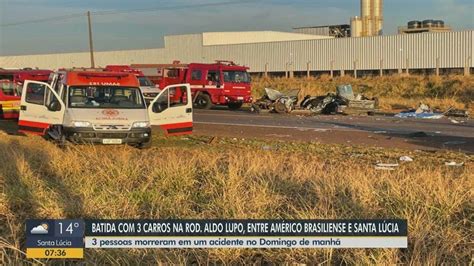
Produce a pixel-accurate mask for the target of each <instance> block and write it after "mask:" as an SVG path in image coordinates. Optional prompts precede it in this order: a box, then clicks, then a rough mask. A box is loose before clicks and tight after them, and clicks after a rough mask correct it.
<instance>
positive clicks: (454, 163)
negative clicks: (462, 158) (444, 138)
mask: <svg viewBox="0 0 474 266" xmlns="http://www.w3.org/2000/svg"><path fill="white" fill-rule="evenodd" d="M444 165H446V166H453V167H462V166H464V163H463V162H462V163H457V162H454V161H452V162H446V163H444Z"/></svg>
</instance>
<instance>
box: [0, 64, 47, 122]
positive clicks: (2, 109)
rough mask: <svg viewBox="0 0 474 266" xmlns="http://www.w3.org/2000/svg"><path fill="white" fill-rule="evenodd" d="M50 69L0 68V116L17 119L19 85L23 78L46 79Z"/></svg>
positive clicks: (23, 80)
mask: <svg viewBox="0 0 474 266" xmlns="http://www.w3.org/2000/svg"><path fill="white" fill-rule="evenodd" d="M51 73H52V71H50V70H39V69H31V68H24V69H0V118H2V119H18V114H19V112H20V94H21V86H22V85H23V83H24V82H25V80H38V81H44V82H46V81H48V78H49V75H50V74H51Z"/></svg>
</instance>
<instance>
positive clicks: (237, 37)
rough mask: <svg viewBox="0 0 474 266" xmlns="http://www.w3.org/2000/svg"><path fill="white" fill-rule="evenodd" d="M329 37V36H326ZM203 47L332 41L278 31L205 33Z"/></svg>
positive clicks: (320, 37)
mask: <svg viewBox="0 0 474 266" xmlns="http://www.w3.org/2000/svg"><path fill="white" fill-rule="evenodd" d="M326 35H329V34H326ZM202 37H203V39H202V40H203V45H204V46H209V45H227V44H243V43H267V42H283V41H302V40H319V39H332V38H334V37H331V36H318V35H309V34H301V33H292V32H279V31H242V32H205V33H203V34H202Z"/></svg>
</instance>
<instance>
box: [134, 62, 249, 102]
mask: <svg viewBox="0 0 474 266" xmlns="http://www.w3.org/2000/svg"><path fill="white" fill-rule="evenodd" d="M132 67H134V68H150V67H154V68H157V69H158V71H157V72H158V76H155V77H150V78H152V79H154V81H155V83H156V84H158V85H159V87H160V88H163V87H165V86H167V85H170V84H179V83H189V84H190V85H191V91H192V96H193V102H194V107H195V108H200V109H210V108H211V107H212V106H213V105H221V106H228V107H229V109H233V110H234V109H239V108H240V107H242V105H243V104H244V103H251V102H252V96H251V84H250V82H251V79H250V75H249V74H248V72H247V70H248V69H249V68H248V67H244V66H239V65H236V64H235V63H234V62H232V61H223V60H219V61H216V63H214V64H198V63H192V64H180V63H179V61H175V62H174V63H173V64H167V65H166V64H165V65H132Z"/></svg>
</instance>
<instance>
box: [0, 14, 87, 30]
mask: <svg viewBox="0 0 474 266" xmlns="http://www.w3.org/2000/svg"><path fill="white" fill-rule="evenodd" d="M85 15H86V13H76V14H69V15H63V16H57V17H49V18H40V19H33V20H26V21H21V22H13V23H6V24H0V27H10V26H18V25H25V24H32V23H42V22H48V21H62V20H67V19H71V18H76V17H83V16H85Z"/></svg>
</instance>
